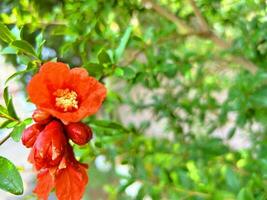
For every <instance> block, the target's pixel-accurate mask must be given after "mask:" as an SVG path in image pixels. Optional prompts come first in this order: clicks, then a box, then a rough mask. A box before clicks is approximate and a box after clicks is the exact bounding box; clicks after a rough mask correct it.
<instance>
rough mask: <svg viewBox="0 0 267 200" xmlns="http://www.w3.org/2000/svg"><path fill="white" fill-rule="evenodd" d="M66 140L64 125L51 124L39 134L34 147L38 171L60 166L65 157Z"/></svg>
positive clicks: (56, 122)
mask: <svg viewBox="0 0 267 200" xmlns="http://www.w3.org/2000/svg"><path fill="white" fill-rule="evenodd" d="M65 147H66V138H65V136H64V132H63V127H62V124H61V123H60V122H58V121H52V122H50V123H49V124H48V125H47V126H46V127H45V129H44V130H43V131H42V132H41V133H40V134H39V136H38V137H37V140H36V142H35V144H34V146H33V154H34V162H35V165H36V168H37V169H40V168H43V167H52V166H55V165H57V164H59V162H60V160H61V159H62V156H63V155H64V151H65Z"/></svg>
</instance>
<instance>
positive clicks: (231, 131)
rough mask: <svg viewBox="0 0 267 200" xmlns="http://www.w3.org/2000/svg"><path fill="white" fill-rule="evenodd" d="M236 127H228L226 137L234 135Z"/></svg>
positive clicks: (229, 137)
mask: <svg viewBox="0 0 267 200" xmlns="http://www.w3.org/2000/svg"><path fill="white" fill-rule="evenodd" d="M235 131H236V127H233V128H231V129H230V131H229V132H228V134H227V139H228V140H229V139H231V138H232V137H233V136H234V135H235Z"/></svg>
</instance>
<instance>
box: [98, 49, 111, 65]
mask: <svg viewBox="0 0 267 200" xmlns="http://www.w3.org/2000/svg"><path fill="white" fill-rule="evenodd" d="M97 58H98V60H99V62H100V63H101V64H104V63H111V59H110V57H109V55H108V53H107V52H106V51H105V50H104V49H102V50H101V51H100V53H99V54H98V56H97Z"/></svg>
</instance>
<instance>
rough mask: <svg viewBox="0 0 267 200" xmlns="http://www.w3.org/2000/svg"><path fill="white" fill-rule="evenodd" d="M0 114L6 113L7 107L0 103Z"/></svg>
mask: <svg viewBox="0 0 267 200" xmlns="http://www.w3.org/2000/svg"><path fill="white" fill-rule="evenodd" d="M0 114H8V111H7V109H6V108H5V107H4V106H2V105H0Z"/></svg>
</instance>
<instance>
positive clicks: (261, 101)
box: [250, 88, 267, 107]
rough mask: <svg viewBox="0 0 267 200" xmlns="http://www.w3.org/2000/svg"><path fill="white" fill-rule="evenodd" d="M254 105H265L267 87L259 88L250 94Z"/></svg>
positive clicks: (266, 105)
mask: <svg viewBox="0 0 267 200" xmlns="http://www.w3.org/2000/svg"><path fill="white" fill-rule="evenodd" d="M250 101H251V103H252V104H253V105H254V106H255V107H267V88H261V89H259V90H257V91H256V92H255V93H253V94H252V95H251V96H250Z"/></svg>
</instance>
